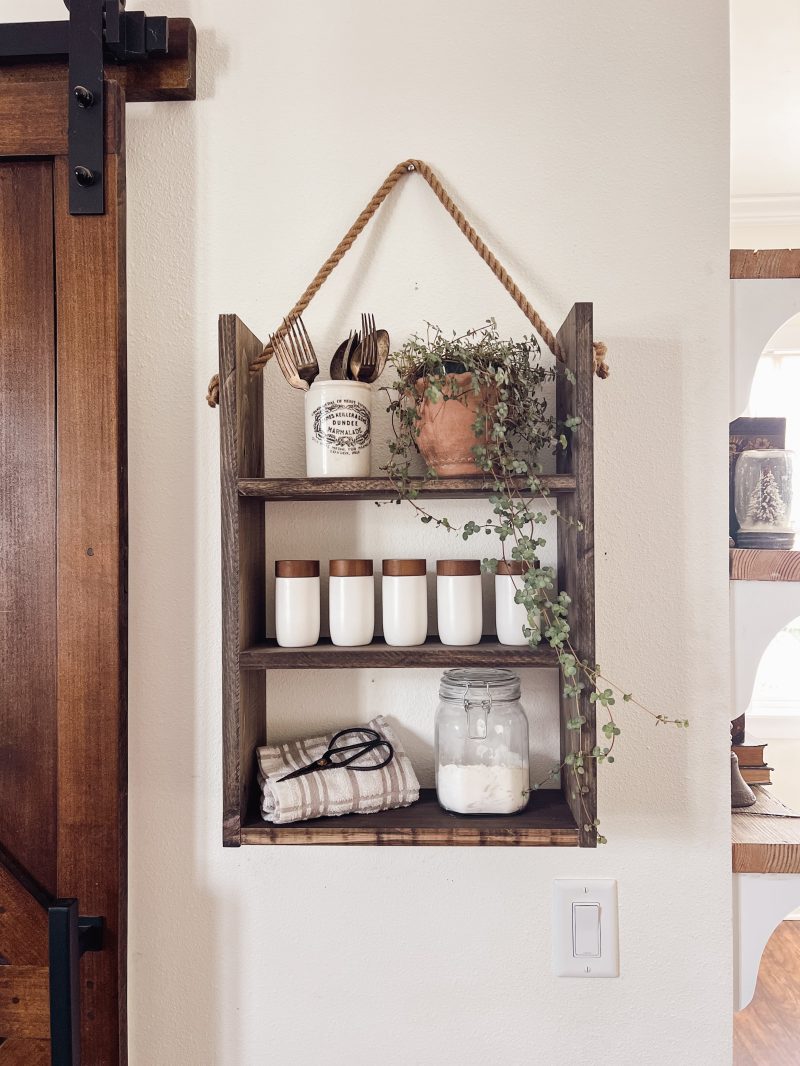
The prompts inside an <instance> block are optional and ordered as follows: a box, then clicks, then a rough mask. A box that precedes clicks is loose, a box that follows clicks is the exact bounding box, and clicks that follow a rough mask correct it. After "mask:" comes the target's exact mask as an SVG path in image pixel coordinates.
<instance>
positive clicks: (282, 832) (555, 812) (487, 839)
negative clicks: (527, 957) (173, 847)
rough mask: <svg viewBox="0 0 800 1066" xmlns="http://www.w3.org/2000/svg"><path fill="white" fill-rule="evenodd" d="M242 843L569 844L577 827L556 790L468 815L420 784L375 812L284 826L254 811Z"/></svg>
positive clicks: (562, 845)
mask: <svg viewBox="0 0 800 1066" xmlns="http://www.w3.org/2000/svg"><path fill="white" fill-rule="evenodd" d="M242 843H243V844H379V845H428V846H431V847H441V846H442V845H450V846H452V845H457V846H459V845H460V846H466V847H487V846H501V847H528V848H529V847H548V848H549V847H575V846H576V845H577V843H578V829H577V827H576V825H575V822H574V819H573V817H572V814H571V812H570V810H569V807H568V805H567V804H566V803H565V801H564V797H563V796H562V795H561V793H560V792H559V791H558V790H557V789H554V790H551V789H547V790H545V789H542V790H541V791H539V792H536V793H534V794H533V795H532V796H531V799H530V802H529V804H528V806H527V808H526V809H525V810H524V811H520V813H519V814H514V815H508V816H501V815H496V816H495V815H484V816H481V817H473V816H469V815H458V814H449V813H448V812H447V811H444V810H442V808H441V807H440V806H439V804H438V802H437V800H436V791H435V789H432V788H428V789H425V788H423V789H421V790H420V798H419V801H418V802H417V803H414V804H412V806H410V807H399V808H397V809H396V810H392V811H381V812H380V813H379V814H345V815H343V816H342V817H341V818H316V819H314V820H312V821H308V822H296V823H291V824H289V825H270V824H269V823H267V822H264V821H262V820H261V818H260V817H258V815H256V818H252V819H251V820H249V821H248V822H247V824H245V826H244V827H243V829H242Z"/></svg>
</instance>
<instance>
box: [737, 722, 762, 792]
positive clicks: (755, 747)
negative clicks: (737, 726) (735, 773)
mask: <svg viewBox="0 0 800 1066" xmlns="http://www.w3.org/2000/svg"><path fill="white" fill-rule="evenodd" d="M766 746H767V745H766V744H765V743H764V742H763V741H761V740H756V739H755V737H751V736H750V735H749V733H746V734H745V737H744V740H743V741H742V743H741V744H732V745H731V750H732V751H733V753H734V754H735V755H736V757H737V758H738V760H739V769H740V770H741V772H742V777H743V778H744V779H745V781H746V782H747V783H748V785H771V784H772V778H771V776H770V773H771V771H772V767H771V766H767V764H766V762H765V761H764V748H766Z"/></svg>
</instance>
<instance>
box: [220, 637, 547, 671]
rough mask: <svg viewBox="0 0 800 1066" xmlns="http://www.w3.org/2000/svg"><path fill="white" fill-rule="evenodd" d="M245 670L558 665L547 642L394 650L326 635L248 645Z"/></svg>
mask: <svg viewBox="0 0 800 1066" xmlns="http://www.w3.org/2000/svg"><path fill="white" fill-rule="evenodd" d="M239 665H240V667H241V668H242V669H243V670H356V669H364V668H373V669H375V668H378V669H384V668H385V669H407V670H421V669H431V668H439V669H442V670H445V669H449V668H450V667H455V666H487V667H490V666H514V667H517V668H518V669H528V668H531V667H550V668H551V669H552V668H554V667H555V666H556V665H557V663H556V657H555V652H554V651H553V649H552V648H551V647H550V646H549V645H547V644H541V645H540V646H539V647H538V648H537V649H536V650H535V651H534V650H533V649H532V648H529V647H528V646H527V645H523V646H513V645H509V644H500V643H499V641H498V640H497V638H496V637H494V636H486V637H483V639H482V640H481V643H480V644H474V645H472V646H471V647H452V646H448V645H447V644H442V643H441V642H440V641H439V639H438V638H437V637H428V639H427V641H426V642H425V643H424V644H420V645H419V646H418V647H416V648H393V647H390V646H389V645H388V644H386V643H385V642H384V641H383V640H382V639H381V638H380V637H376V638H375V640H374V641H373V642H372V644H367V645H365V646H363V647H360V648H339V647H336V646H335V645H333V644H331V642H330V640H329V639H327V638H325V637H323V638H322V639H321V640H320V642H319V644H315V645H314V646H313V647H310V648H281V647H279V645H278V644H277V642H276V641H275V640H274V639H271V640H267V641H261V642H260V643H258V644H255V645H251V646H250V647H247V648H244V649H243V650H242V652H241V653H240V655H239Z"/></svg>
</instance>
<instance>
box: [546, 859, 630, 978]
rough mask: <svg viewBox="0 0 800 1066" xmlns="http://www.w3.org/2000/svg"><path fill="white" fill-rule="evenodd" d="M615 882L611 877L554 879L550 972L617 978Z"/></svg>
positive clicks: (617, 942) (572, 975) (574, 975)
mask: <svg viewBox="0 0 800 1066" xmlns="http://www.w3.org/2000/svg"><path fill="white" fill-rule="evenodd" d="M618 921H619V919H618V914H617V882H616V881H613V880H611V879H610V878H599V877H596V878H587V879H585V880H581V879H577V878H576V879H574V880H573V879H569V880H568V879H567V878H558V879H557V880H555V881H554V882H553V973H554V974H556V975H557V976H558V977H619V930H618Z"/></svg>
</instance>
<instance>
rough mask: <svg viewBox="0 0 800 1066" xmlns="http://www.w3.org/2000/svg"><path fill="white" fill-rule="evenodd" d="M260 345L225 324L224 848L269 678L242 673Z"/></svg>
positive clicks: (261, 722)
mask: <svg viewBox="0 0 800 1066" xmlns="http://www.w3.org/2000/svg"><path fill="white" fill-rule="evenodd" d="M263 347H264V346H263V344H262V343H261V341H260V340H259V339H258V338H257V337H256V336H255V335H254V334H252V333H251V332H250V330H249V329H248V328H247V327H246V326H245V325H244V323H243V322H241V321H240V320H239V319H238V318H237V317H236V315H221V316H220V320H219V355H220V366H219V381H220V446H221V461H220V476H221V492H222V647H223V656H222V744H223V752H224V755H223V830H222V836H223V844H225V845H226V846H228V847H238V845H239V844H240V843H241V822H242V818H243V816H244V813H245V811H247V809H248V805H249V803H250V792H251V789H252V788H253V787H254V786H255V749H256V748H257V747H258V746H259V745H260V744H265V743H266V728H267V725H266V686H265V682H264V678H263V677H262V676H261V675H259V674H257V673H253V672H252V671H245V670H242V669H240V665H239V651H240V650H241V649H242V648H247V647H250V646H252V645H253V644H255V643H256V642H257V641H259V640H261V639H263V636H264V632H265V627H266V621H265V597H266V548H265V544H264V505H263V504H262V503H261V502H260V501H259V500H249V499H246V498H244V497H241V496H239V490H238V482H239V478H244V477H249V478H261V477H263V476H264V399H263V380H262V378H261V375H260V374H259V375H255V376H254V375H252V374H251V373H250V362H251V361H252V360H253V358H254V357H255V356H256V355H259V354H260V353H261V351H262V350H263Z"/></svg>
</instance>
